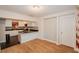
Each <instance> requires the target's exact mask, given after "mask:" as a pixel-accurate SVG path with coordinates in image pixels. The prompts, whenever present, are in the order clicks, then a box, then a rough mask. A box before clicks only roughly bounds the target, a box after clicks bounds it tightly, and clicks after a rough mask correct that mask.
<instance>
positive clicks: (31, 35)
mask: <svg viewBox="0 0 79 59" xmlns="http://www.w3.org/2000/svg"><path fill="white" fill-rule="evenodd" d="M19 38H20V43H24V42H27V41H30V40H33V39H36V38H38V32H31V33H20V34H19Z"/></svg>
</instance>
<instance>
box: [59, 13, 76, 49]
mask: <svg viewBox="0 0 79 59" xmlns="http://www.w3.org/2000/svg"><path fill="white" fill-rule="evenodd" d="M60 32H61V35H60V36H61V40H60V41H61V43H62V44H64V45H67V46H71V47H74V45H75V36H76V35H75V19H74V15H72V14H70V15H64V16H60Z"/></svg>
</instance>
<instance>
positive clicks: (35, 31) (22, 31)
mask: <svg viewBox="0 0 79 59" xmlns="http://www.w3.org/2000/svg"><path fill="white" fill-rule="evenodd" d="M32 32H38V30H34V31H19V33H32Z"/></svg>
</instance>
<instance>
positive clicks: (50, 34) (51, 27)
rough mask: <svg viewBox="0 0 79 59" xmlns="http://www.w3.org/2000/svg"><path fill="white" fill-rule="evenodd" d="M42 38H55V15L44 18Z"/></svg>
mask: <svg viewBox="0 0 79 59" xmlns="http://www.w3.org/2000/svg"><path fill="white" fill-rule="evenodd" d="M44 38H46V39H48V40H52V41H56V40H57V20H56V17H53V18H49V19H45V20H44Z"/></svg>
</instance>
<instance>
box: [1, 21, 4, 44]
mask: <svg viewBox="0 0 79 59" xmlns="http://www.w3.org/2000/svg"><path fill="white" fill-rule="evenodd" d="M1 42H5V20H1V19H0V43H1Z"/></svg>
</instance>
